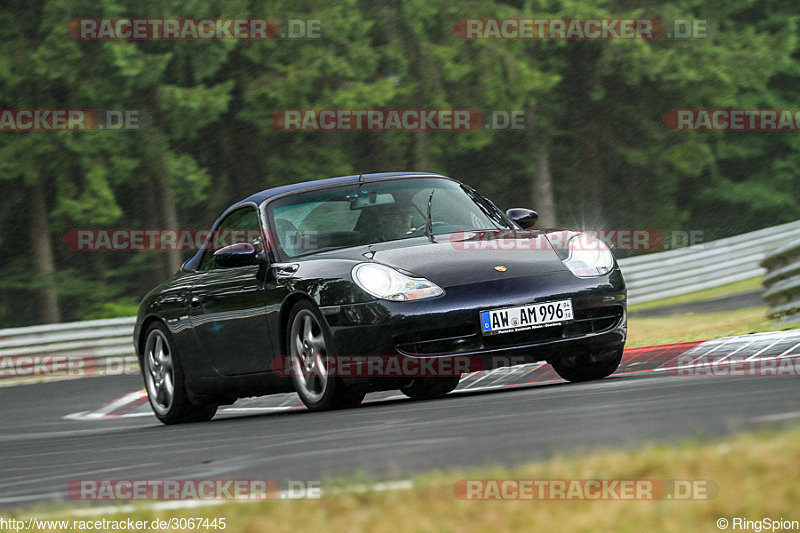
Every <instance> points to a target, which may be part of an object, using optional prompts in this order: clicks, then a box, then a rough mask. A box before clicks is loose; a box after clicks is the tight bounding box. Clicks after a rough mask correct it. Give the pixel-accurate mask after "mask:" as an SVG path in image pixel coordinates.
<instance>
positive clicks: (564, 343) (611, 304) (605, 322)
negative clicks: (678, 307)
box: [322, 269, 627, 369]
mask: <svg viewBox="0 0 800 533" xmlns="http://www.w3.org/2000/svg"><path fill="white" fill-rule="evenodd" d="M565 298H571V299H572V303H573V309H574V313H575V320H573V321H570V322H568V323H565V324H559V325H555V326H547V327H543V328H539V329H533V330H528V331H524V332H518V333H501V334H498V335H493V336H488V337H487V336H483V335H482V333H481V328H480V316H479V314H480V311H484V310H488V309H495V308H501V307H509V306H516V305H526V304H531V303H537V302H544V301H549V300H559V299H565ZM322 312H323V314H324V316H325V317H326V319H327V321H328V324H329V326H330V328H331V332H332V334H333V339H334V344H335V346H336V352H337V353H338V354H341V355H379V356H398V355H399V356H402V357H409V358H432V357H434V358H441V357H453V356H476V357H480V358H481V360H483V366H484V368H485V369H489V368H496V367H498V366H508V365H509V364H522V363H528V362H536V361H552V360H554V359H557V358H559V357H563V356H567V355H575V354H576V353H597V352H602V351H607V350H612V349H619V348H621V347H622V346H623V345H624V344H625V339H626V335H627V316H626V291H625V283H624V281H623V279H622V275H621V273H620V272H619V270H618V269H615V270H614V271H612V272H611V273H609V274H608V275H607V276H602V277H598V278H590V279H582V278H577V277H575V276H574V275H572V273H571V272H568V271H558V272H549V273H544V274H540V275H537V276H533V277H531V276H528V277H521V278H508V279H501V280H497V281H492V282H488V283H475V284H469V283H468V284H463V285H458V286H455V287H448V288H445V294H444V295H443V296H440V297H438V298H432V299H429V300H422V301H418V302H389V301H383V300H375V301H372V302H368V303H364V304H353V305H342V306H330V307H324V308H322ZM509 358H513V359H509ZM509 361H512V363H509Z"/></svg>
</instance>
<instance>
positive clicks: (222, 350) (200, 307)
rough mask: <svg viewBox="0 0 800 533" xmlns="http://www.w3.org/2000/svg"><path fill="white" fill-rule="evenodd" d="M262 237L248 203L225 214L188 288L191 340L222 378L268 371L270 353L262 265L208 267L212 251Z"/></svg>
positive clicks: (257, 218) (211, 260) (255, 213)
mask: <svg viewBox="0 0 800 533" xmlns="http://www.w3.org/2000/svg"><path fill="white" fill-rule="evenodd" d="M262 235H263V232H262V231H261V225H260V217H259V214H258V211H257V209H256V207H255V206H254V205H248V206H245V207H242V208H239V209H237V210H235V211H233V212H231V213H230V214H228V215H227V216H226V217H225V218H224V219H223V220H222V221H221V222H220V224H219V226H218V227H217V229H216V231H215V232H214V235H213V237H212V239H211V242H212V244H211V245H210V246H209V248H208V249H207V250H206V251H205V252H204V254H203V257H202V259H201V261H200V267H199V270H200V271H201V276H200V279H199V280H198V281H197V283H196V284H195V285H194V286H193V287H192V290H191V295H190V299H189V305H190V310H189V315H190V317H191V323H192V328H193V330H194V333H195V336H196V338H197V340H198V342H199V344H200V346H201V349H202V350H203V351H204V352H205V355H206V357H208V359H209V360H210V361H211V364H212V365H213V366H214V368H216V369H217V371H219V372H220V373H221V374H224V375H229V376H234V375H241V374H251V373H255V372H263V371H268V370H269V361H270V358H271V355H272V354H271V352H272V349H271V339H270V332H269V327H268V322H267V318H266V312H267V308H266V295H265V281H264V280H265V278H266V268H267V267H266V266H264V265H247V266H239V267H230V268H222V267H220V266H218V265H216V264H215V263H214V257H213V256H214V251H216V250H217V249H219V248H220V247H222V246H226V245H229V244H235V243H237V242H252V241H255V240H257V241H259V242H258V245H259V246H260V245H261V243H260V240H261V238H262V237H261V236H262ZM213 243H216V244H213Z"/></svg>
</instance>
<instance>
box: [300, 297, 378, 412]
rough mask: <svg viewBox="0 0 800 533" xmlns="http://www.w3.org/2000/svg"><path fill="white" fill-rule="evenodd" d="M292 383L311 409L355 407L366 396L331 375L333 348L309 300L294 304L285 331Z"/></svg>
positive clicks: (321, 321)
mask: <svg viewBox="0 0 800 533" xmlns="http://www.w3.org/2000/svg"><path fill="white" fill-rule="evenodd" d="M286 346H287V348H288V351H289V361H290V365H291V366H290V372H291V376H292V383H293V384H294V388H295V390H296V391H297V395H298V396H300V400H302V402H303V403H304V404H305V406H306V407H307V408H308V409H309V410H311V411H324V410H327V409H342V408H347V407H355V406H357V405H359V404H360V403H361V401H362V400H363V399H364V396H365V395H366V393H365V392H361V391H358V390H355V389H351V388H349V387H347V385H345V384H344V382H343V381H342V379H341V378H340V377H337V376H335V375H331V370H332V369H333V368H334V365H332V364H331V362H332V361H333V357H335V351H334V349H333V338H332V335H331V332H330V329H328V325H327V323H326V322H325V319H324V318H323V317H322V315H321V314H320V312H319V311H318V310H317V308H316V307H315V306H314V305H313V304H311V303H310V302H305V301H303V302H299V303H297V304H296V305H295V306H294V308H293V309H292V312H291V313H290V315H289V327H288V328H287V331H286Z"/></svg>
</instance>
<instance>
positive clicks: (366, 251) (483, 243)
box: [325, 231, 567, 287]
mask: <svg viewBox="0 0 800 533" xmlns="http://www.w3.org/2000/svg"><path fill="white" fill-rule="evenodd" d="M325 255H328V254H325ZM331 256H335V257H336V258H340V259H350V260H356V261H368V260H372V261H376V262H379V263H383V264H384V265H388V266H391V267H393V268H396V269H398V270H401V271H405V272H406V273H407V274H411V275H415V276H422V277H424V278H426V279H428V280H430V281H432V282H434V283H436V284H437V285H439V286H440V287H452V286H455V285H463V284H468V283H481V282H487V281H494V280H498V279H506V278H514V277H520V276H532V275H536V274H542V273H545V272H555V271H563V270H567V267H566V266H565V265H564V263H562V262H561V259H560V258H559V257H558V254H556V252H555V250H554V249H553V247H552V245H551V244H550V241H548V240H547V238H546V237H545V236H544V234H542V233H539V232H514V231H510V232H503V231H501V232H498V231H470V232H459V233H453V234H444V235H436V236H434V242H430V240H429V239H428V238H427V237H420V238H412V239H402V240H398V241H391V242H385V243H378V244H374V245H370V246H365V247H357V248H350V249H348V250H347V251H344V250H339V251H337V252H334V253H331V254H330V255H329V257H331ZM331 258H333V257H331Z"/></svg>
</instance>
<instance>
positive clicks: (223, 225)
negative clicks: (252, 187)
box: [199, 206, 262, 270]
mask: <svg viewBox="0 0 800 533" xmlns="http://www.w3.org/2000/svg"><path fill="white" fill-rule="evenodd" d="M254 240H258V241H259V242H261V240H262V233H261V225H260V223H259V221H258V211H257V210H256V209H255V208H254V207H251V206H248V207H243V208H241V209H237V210H236V211H234V212H233V213H231V214H229V215H228V216H227V217H225V218H224V219H223V220H222V222H220V223H219V226H217V230H216V231H215V232H214V234H213V235H212V236H211V242H210V243H209V246H208V248H206V250H205V252H204V253H203V259H201V260H200V268H199V270H211V269H213V268H214V252H216V251H217V250H219V249H220V248H224V247H225V246H228V245H230V244H236V243H239V242H253V241H254Z"/></svg>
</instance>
